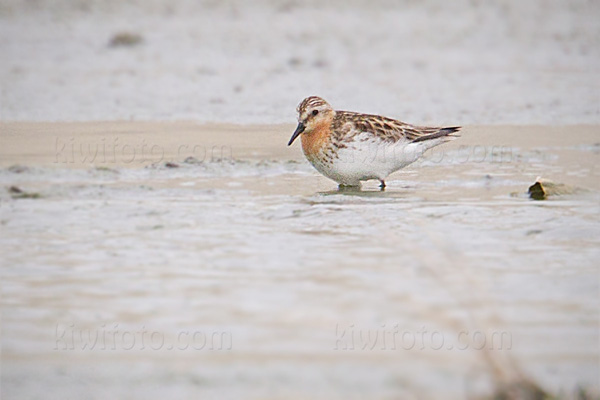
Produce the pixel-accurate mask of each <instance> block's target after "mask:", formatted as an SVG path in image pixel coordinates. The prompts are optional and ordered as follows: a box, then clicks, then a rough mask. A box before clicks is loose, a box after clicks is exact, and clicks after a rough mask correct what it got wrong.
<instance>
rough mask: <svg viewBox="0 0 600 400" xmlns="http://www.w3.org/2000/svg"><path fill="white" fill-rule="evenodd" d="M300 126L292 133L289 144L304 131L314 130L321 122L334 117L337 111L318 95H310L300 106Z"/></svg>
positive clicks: (297, 109)
mask: <svg viewBox="0 0 600 400" xmlns="http://www.w3.org/2000/svg"><path fill="white" fill-rule="evenodd" d="M296 111H298V127H297V128H296V130H295V131H294V133H293V134H292V138H291V139H290V141H289V143H288V146H290V145H291V144H292V143H294V140H296V138H297V137H298V136H300V135H301V134H303V133H310V132H312V131H313V130H314V129H315V127H317V126H318V125H320V124H323V123H328V122H330V121H331V120H332V119H333V116H334V115H335V111H334V110H333V108H332V107H331V106H330V105H329V103H328V102H326V101H325V100H323V99H322V98H320V97H317V96H310V97H307V98H305V99H304V100H302V102H301V103H300V104H298V107H297V108H296Z"/></svg>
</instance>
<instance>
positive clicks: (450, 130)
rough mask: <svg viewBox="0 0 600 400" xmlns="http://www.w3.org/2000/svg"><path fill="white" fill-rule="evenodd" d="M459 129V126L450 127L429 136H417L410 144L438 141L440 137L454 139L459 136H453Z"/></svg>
mask: <svg viewBox="0 0 600 400" xmlns="http://www.w3.org/2000/svg"><path fill="white" fill-rule="evenodd" d="M460 128H461V127H460V126H451V127H447V128H441V129H439V130H438V131H437V132H434V133H431V134H429V135H423V136H419V137H418V138H416V139H415V140H413V141H412V142H413V143H417V142H424V141H426V140H432V139H438V138H441V137H448V138H449V139H450V138H454V137H459V135H453V133H456V132H458V131H459V130H460Z"/></svg>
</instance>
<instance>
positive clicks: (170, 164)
mask: <svg viewBox="0 0 600 400" xmlns="http://www.w3.org/2000/svg"><path fill="white" fill-rule="evenodd" d="M165 167H167V168H179V164H177V163H174V162H171V161H168V162H166V163H165Z"/></svg>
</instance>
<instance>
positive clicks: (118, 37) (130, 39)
mask: <svg viewBox="0 0 600 400" xmlns="http://www.w3.org/2000/svg"><path fill="white" fill-rule="evenodd" d="M143 41H144V39H143V38H142V36H141V35H138V34H137V33H132V32H119V33H116V34H114V35H113V37H112V38H111V39H110V42H109V43H108V46H109V47H131V46H136V45H138V44H140V43H142V42H143Z"/></svg>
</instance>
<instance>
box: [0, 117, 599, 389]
mask: <svg viewBox="0 0 600 400" xmlns="http://www.w3.org/2000/svg"><path fill="white" fill-rule="evenodd" d="M293 128H294V127H293V126H292V125H273V126H269V125H261V126H253V125H248V126H238V125H204V124H196V123H186V122H179V123H139V122H100V123H94V122H90V123H1V124H0V132H1V133H0V135H1V137H0V138H1V140H2V143H3V145H2V146H1V147H0V187H1V188H2V190H1V191H0V223H1V224H2V234H1V235H0V250H1V252H2V254H3V255H4V256H3V261H2V263H3V266H2V277H1V278H2V279H1V284H0V285H1V288H2V296H3V301H2V353H1V357H2V364H3V368H2V376H1V379H2V382H1V383H2V397H3V398H4V397H6V398H23V399H27V398H39V397H44V398H65V397H75V398H82V397H85V396H87V395H89V394H90V393H95V394H100V395H101V396H103V397H112V398H114V397H126V398H134V399H135V398H140V399H141V398H165V397H177V398H184V397H193V398H197V397H198V396H200V397H211V396H213V397H218V398H232V399H233V398H240V397H244V398H257V399H258V398H265V397H269V398H282V399H283V398H286V399H287V398H291V397H297V398H320V399H332V398H344V399H347V398H364V397H369V398H382V399H383V398H390V397H393V398H415V397H418V398H423V399H435V398H440V397H444V398H449V399H463V398H466V397H473V396H488V397H489V396H491V394H492V393H493V391H494V390H495V389H496V388H498V387H501V385H502V384H503V383H506V382H511V381H514V380H518V379H524V378H527V379H531V380H532V381H534V382H536V384H538V385H539V386H540V387H542V388H543V389H544V390H546V391H549V392H552V393H559V392H560V393H566V394H567V395H569V396H570V394H571V393H575V390H576V388H577V387H578V385H580V386H582V387H584V388H586V390H587V391H588V392H589V393H591V394H594V393H596V394H597V393H599V392H600V384H599V383H598V380H597V377H598V374H599V373H600V365H599V362H598V360H599V357H600V353H599V352H598V347H597V343H598V341H599V340H600V332H599V331H598V324H599V322H600V321H599V319H598V301H597V300H598V294H599V292H600V284H599V282H598V275H599V270H598V265H597V259H598V258H599V257H600V252H599V249H600V241H599V239H598V238H600V228H599V227H600V220H599V216H598V212H597V211H598V206H599V204H600V200H599V192H600V179H598V178H599V177H600V170H599V167H598V165H600V163H598V157H599V154H600V152H599V143H598V137H599V135H598V132H599V127H598V126H586V125H581V126H562V127H561V126H559V127H557V126H552V127H544V126H537V127H535V126H534V127H519V126H497V127H489V126H487V127H482V126H469V127H466V128H465V129H464V131H463V136H462V137H461V138H460V139H458V140H456V141H454V142H452V143H449V144H447V145H444V146H441V147H440V148H439V151H433V152H431V153H428V154H427V155H426V156H425V157H424V159H423V160H421V161H419V162H418V163H415V164H414V165H412V166H410V167H408V168H406V169H405V170H403V171H401V172H398V173H396V174H394V175H393V176H392V177H391V178H390V179H389V180H388V185H389V186H388V188H387V190H386V191H385V192H381V191H379V190H378V188H377V183H376V182H368V183H366V184H365V185H364V188H363V190H362V191H351V192H338V191H337V190H336V184H335V183H334V182H331V181H329V180H328V179H326V178H324V177H322V176H320V175H319V174H318V173H316V171H314V170H313V169H312V167H311V166H310V165H308V163H307V162H306V161H305V160H304V158H303V156H302V154H301V150H300V147H299V146H293V147H291V148H288V147H287V146H286V143H287V140H288V139H289V136H290V134H291V132H292V130H293ZM115 143H116V150H114V149H112V147H111V146H112V145H113V144H115ZM194 148H196V151H195V152H194V151H193V149H194ZM82 149H83V150H82ZM105 149H106V150H105ZM133 149H136V150H135V153H134V150H133ZM152 149H154V150H152ZM113 150H114V151H113ZM159 150H160V151H159ZM189 157H194V158H189ZM186 160H187V161H186ZM171 163H172V164H171ZM537 176H543V177H545V178H547V179H551V180H553V181H556V182H558V183H563V184H566V185H569V186H571V187H574V188H578V189H577V190H574V191H572V192H569V194H567V195H563V196H558V197H556V198H552V199H550V200H548V201H542V202H539V201H532V200H530V199H529V198H528V197H527V195H526V190H527V187H528V186H529V185H530V184H531V183H533V181H534V180H535V179H536V177H537ZM13 186H14V187H17V188H19V190H20V191H21V192H20V193H18V192H15V191H14V190H13V189H10V188H11V187H13ZM395 330H397V331H398V332H399V334H398V335H397V336H393V332H394V331H395ZM144 331H147V332H150V333H146V338H145V340H146V342H144V336H143V335H144V333H143V332H144ZM424 331H426V332H424ZM196 332H198V333H197V335H196V336H193V335H192V334H193V333H196ZM374 332H378V335H380V336H377V338H378V339H376V338H375V337H374V336H372V335H373V334H374ZM463 332H464V333H463ZM477 332H479V333H477ZM151 334H154V337H155V341H154V342H149V341H148V340H149V338H150V335H151ZM90 335H91V336H90ZM215 335H216V336H215ZM94 336H99V337H100V339H99V340H96V341H94V340H93V338H94ZM193 337H195V338H196V339H197V340H196V341H194V340H192V338H193ZM214 337H217V338H219V341H218V343H216V344H215V343H214V342H212V340H213V339H214ZM383 337H385V338H386V339H385V340H387V342H381V340H384V339H382V338H383ZM102 338H104V339H102ZM161 338H162V340H163V343H162V344H161V343H160V341H158V342H157V340H159V339H161ZM198 338H199V339H198ZM202 338H205V339H206V338H209V339H206V340H205V341H204V342H202V341H201V342H198V340H200V339H202ZM351 338H353V339H351ZM365 338H370V339H365ZM407 338H408V339H407ZM183 339H184V340H183ZM413 339H414V341H415V344H412V345H411V343H412V342H411V340H413ZM459 339H460V340H459ZM132 340H133V342H132ZM182 340H183V341H182ZM207 340H208V341H207ZM222 340H225V342H222ZM364 340H368V341H367V342H365V341H364ZM373 340H375V342H374V343H373ZM440 340H443V343H442V347H439V341H440ZM482 340H484V343H483V346H481V343H482ZM223 343H224V344H223ZM132 344H133V346H132ZM465 346H466V347H465ZM459 349H462V350H459ZM149 382H150V383H149Z"/></svg>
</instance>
